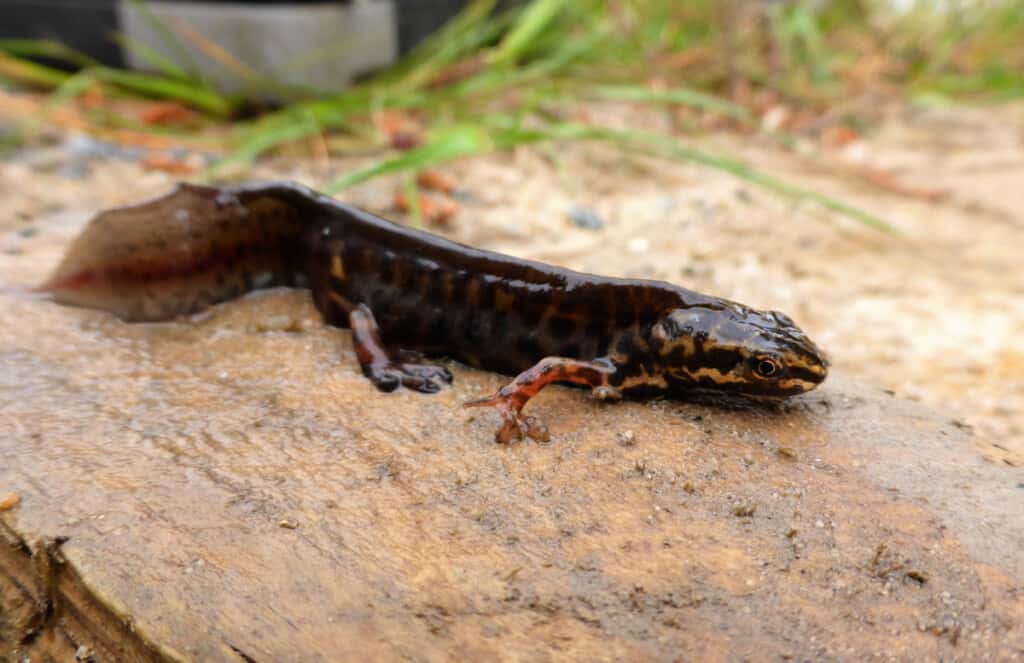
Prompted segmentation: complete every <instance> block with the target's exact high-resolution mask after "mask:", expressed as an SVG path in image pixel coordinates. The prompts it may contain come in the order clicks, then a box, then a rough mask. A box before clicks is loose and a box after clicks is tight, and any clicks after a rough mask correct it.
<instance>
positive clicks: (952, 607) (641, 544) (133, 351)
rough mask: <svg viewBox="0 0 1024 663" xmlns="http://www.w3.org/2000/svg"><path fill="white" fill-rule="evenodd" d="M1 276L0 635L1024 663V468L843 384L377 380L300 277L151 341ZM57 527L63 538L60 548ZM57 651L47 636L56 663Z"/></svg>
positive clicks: (415, 649)
mask: <svg viewBox="0 0 1024 663" xmlns="http://www.w3.org/2000/svg"><path fill="white" fill-rule="evenodd" d="M56 254H57V250H56V248H53V249H52V250H49V249H46V248H45V247H43V248H41V249H39V254H38V256H37V257H32V255H31V254H29V253H18V254H16V255H7V256H4V257H3V258H2V259H0V277H2V284H3V287H4V288H5V289H4V290H3V292H2V293H0V364H2V370H0V426H2V427H3V428H2V434H0V459H2V460H0V499H2V498H3V496H4V495H5V494H7V493H15V494H17V495H18V496H19V497H20V503H19V504H17V505H15V506H13V508H11V509H9V510H7V511H5V512H3V513H0V533H2V536H3V537H4V538H6V539H7V543H8V544H10V545H4V546H3V547H2V548H3V550H2V552H0V645H2V651H3V655H10V656H12V657H13V656H19V657H20V655H21V654H23V653H25V652H31V651H52V652H60V651H66V650H68V649H70V651H75V649H76V648H77V649H78V650H79V653H80V654H81V655H83V656H84V655H86V654H88V653H89V652H92V653H93V654H94V655H95V660H97V661H108V660H118V659H123V660H143V661H146V660H203V661H232V662H235V663H237V662H239V661H259V662H261V663H265V662H269V661H339V660H370V659H375V660H406V659H409V660H424V661H429V660H444V659H455V660H494V659H498V660H530V661H543V660H550V659H579V660H664V661H671V660H701V661H738V660H751V661H761V660H766V661H776V660H844V661H845V660H849V661H866V660H912V659H913V660H940V659H941V660H965V661H967V660H972V661H973V660H982V659H984V658H985V657H988V659H989V660H998V661H1009V660H1017V659H1019V658H1024V553H1022V550H1024V508H1022V506H1021V505H1022V504H1024V473H1022V472H1021V471H1020V470H1019V469H1014V468H1011V467H1006V466H1001V465H997V464H993V463H990V462H987V461H985V460H983V459H982V458H981V457H980V456H979V455H978V454H977V452H976V451H975V450H974V449H973V445H972V443H971V440H970V432H969V431H966V430H963V429H962V428H961V427H958V426H956V425H955V424H954V423H952V422H950V421H949V420H948V417H943V416H941V415H938V414H935V413H932V412H929V411H927V410H924V409H922V408H921V407H919V406H916V405H914V404H912V403H908V402H903V401H900V400H898V399H895V398H893V397H891V396H889V395H887V394H886V393H883V392H881V391H880V390H877V389H874V388H871V387H867V386H863V385H861V384H858V383H855V382H853V381H850V380H848V379H844V378H843V376H842V375H837V376H834V377H832V378H830V379H829V381H828V382H827V383H826V385H825V386H824V387H823V388H822V389H820V390H818V391H816V392H812V393H811V394H808V395H806V396H804V397H800V398H797V399H795V400H793V401H791V402H790V403H788V404H786V405H785V406H784V407H782V408H779V409H776V410H764V409H757V410H750V409H739V410H736V409H733V410H730V409H723V408H720V407H712V406H708V405H698V404H691V403H679V402H670V401H659V402H653V403H635V402H630V403H621V404H614V405H603V404H599V403H596V402H593V401H592V400H591V399H590V398H589V397H588V396H587V394H586V392H583V391H579V390H572V389H565V388H550V389H548V390H546V391H545V392H544V393H543V394H542V395H541V396H540V397H538V398H537V399H536V400H535V401H534V402H532V403H531V405H530V406H529V411H531V412H532V413H534V414H536V415H539V416H541V417H543V418H544V419H545V420H546V422H547V423H548V425H549V426H550V428H551V431H552V442H551V444H549V445H543V446H542V445H537V444H534V443H519V444H514V445H511V446H507V447H505V446H497V445H495V444H494V442H493V438H492V435H493V432H494V430H495V428H496V426H497V424H498V419H497V416H496V415H495V414H494V413H492V412H489V411H487V412H484V411H471V410H463V409H462V408H461V407H460V403H461V402H462V401H465V400H467V399H470V398H473V397H476V396H479V395H482V394H484V393H488V392H490V391H492V390H493V389H495V388H496V387H497V386H498V385H499V384H500V383H501V381H502V378H501V377H500V376H497V375H494V374H489V373H483V372H478V371H471V370H466V369H461V370H460V369H456V370H455V371H454V373H455V384H454V386H453V388H451V389H447V390H445V391H444V392H442V393H440V394H438V395H433V396H424V395H420V394H414V393H410V392H407V391H399V392H396V393H393V394H381V393H379V392H377V391H376V390H375V389H374V388H373V387H372V386H371V385H370V384H369V383H368V382H367V381H366V380H365V379H364V378H363V377H362V376H361V374H360V372H359V369H358V367H357V365H356V362H355V357H354V355H353V352H352V346H351V342H350V338H349V335H348V332H346V331H343V330H337V329H331V328H327V327H324V326H323V325H321V324H320V322H319V320H318V316H317V314H316V312H315V311H314V309H313V307H312V305H311V304H310V303H309V302H308V297H307V295H306V294H305V293H303V292H301V291H292V292H285V291H273V292H266V293H258V294H255V295H252V296H249V297H246V298H244V299H242V300H239V301H235V302H231V303H229V304H226V305H222V306H219V307H215V308H214V309H212V310H211V311H210V312H208V313H206V314H204V315H201V316H198V317H196V318H193V319H191V320H182V321H177V322H173V323H166V324H159V325H139V324H136V325H128V324H124V323H121V322H119V321H117V320H114V319H112V318H111V317H110V316H107V315H105V314H102V313H97V312H91V311H84V310H79V309H71V308H63V307H59V306H56V305H53V304H50V303H47V302H44V301H39V300H35V299H32V298H31V297H29V296H27V295H25V294H24V293H22V292H19V291H18V289H17V288H16V287H12V286H17V285H24V284H26V283H32V282H34V281H37V280H38V279H39V278H41V277H42V275H43V274H44V273H45V269H46V268H48V266H49V265H50V264H52V260H53V259H55V257H56ZM58 537H66V539H67V540H66V542H64V543H63V545H60V541H61V540H62V539H59V538H58ZM33 648H35V649H33Z"/></svg>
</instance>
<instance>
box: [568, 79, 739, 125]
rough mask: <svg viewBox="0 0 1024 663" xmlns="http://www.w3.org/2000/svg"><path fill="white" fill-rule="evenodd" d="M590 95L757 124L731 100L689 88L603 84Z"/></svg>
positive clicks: (591, 91)
mask: <svg viewBox="0 0 1024 663" xmlns="http://www.w3.org/2000/svg"><path fill="white" fill-rule="evenodd" d="M587 95H588V96H592V97H594V98H597V99H607V100H611V101H632V102H637V103H645V104H680V105H683V106H689V107H691V108H696V109H698V110H705V111H710V112H713V113H718V114H719V115H724V116H726V117H730V118H732V119H734V120H739V121H740V122H745V123H747V124H752V123H754V121H755V120H754V116H753V114H752V113H751V112H750V111H748V110H747V109H746V108H744V107H743V106H740V105H739V104H734V103H732V102H731V101H727V100H725V99H722V98H721V97H716V96H715V95H713V94H706V93H704V92H699V91H697V90H691V89H689V88H685V87H673V88H671V89H668V90H652V89H650V88H646V87H642V86H635V85H602V86H597V87H594V88H591V89H589V90H588V91H587Z"/></svg>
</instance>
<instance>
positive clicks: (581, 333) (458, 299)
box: [305, 204, 710, 375]
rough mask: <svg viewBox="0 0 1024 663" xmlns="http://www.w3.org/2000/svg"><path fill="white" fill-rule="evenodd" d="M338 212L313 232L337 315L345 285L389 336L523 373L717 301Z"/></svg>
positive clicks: (606, 346)
mask: <svg viewBox="0 0 1024 663" xmlns="http://www.w3.org/2000/svg"><path fill="white" fill-rule="evenodd" d="M332 214H333V215H334V218H332V219H331V220H330V221H327V222H326V223H319V222H318V223H316V224H314V225H313V226H311V227H310V228H309V229H308V230H307V231H306V240H305V241H306V244H307V246H308V247H309V256H310V263H309V265H308V267H307V270H306V271H307V274H308V275H309V277H310V285H311V286H312V290H313V296H314V299H315V301H316V303H317V307H318V308H319V309H320V311H321V312H322V313H323V314H324V318H325V319H326V320H327V322H329V323H331V324H334V325H339V326H347V316H348V312H347V310H346V308H345V305H344V303H342V302H339V301H337V300H336V299H335V298H332V297H331V296H330V293H337V294H339V295H341V296H342V297H343V298H344V299H345V300H346V301H347V302H358V303H364V304H366V305H367V306H368V307H369V308H370V310H372V311H373V313H374V315H375V317H376V319H377V322H378V323H379V325H380V329H381V334H382V336H383V338H385V339H387V341H388V343H389V344H391V345H394V346H396V347H401V348H409V349H413V350H419V351H421V352H424V353H427V354H430V355H435V356H448V357H452V358H454V359H457V360H459V361H462V362H465V363H467V364H469V365H471V366H475V367H478V368H484V369H487V370H492V371H497V372H500V373H506V374H511V375H514V374H516V373H519V372H521V371H524V370H526V369H528V368H529V367H531V366H533V365H534V364H535V363H537V361H538V360H540V359H541V358H543V357H546V356H560V357H575V358H579V359H593V358H595V357H601V356H606V355H608V354H609V352H610V351H611V350H612V349H613V348H618V349H619V350H620V351H621V353H622V354H635V353H636V352H637V351H638V349H639V348H638V347H637V346H636V343H635V341H636V339H638V338H641V337H643V336H644V334H645V330H646V329H649V328H650V326H651V325H652V324H653V323H654V322H655V321H656V320H657V318H658V316H659V315H660V314H661V313H663V312H664V311H666V310H668V309H671V308H673V307H680V306H687V305H693V304H697V303H705V302H709V301H710V298H708V297H705V296H703V295H699V294H697V293H693V292H688V291H685V290H683V289H681V288H674V287H672V286H669V285H668V284H664V283H658V282H655V281H639V280H628V279H614V278H606V277H600V276H592V275H588V274H581V273H578V272H573V271H571V270H568V269H562V268H559V267H554V266H551V265H545V264H542V263H537V262H529V261H525V260H519V259H516V258H512V257H509V256H505V255H502V254H498V253H493V252H489V251H481V250H478V249H473V248H470V247H468V246H464V245H461V244H457V243H455V242H451V241H448V240H446V239H443V238H440V237H437V236H435V235H431V234H429V233H425V232H420V231H417V230H414V229H410V228H406V227H402V226H398V225H396V224H393V223H391V222H389V221H386V220H383V219H380V218H379V217H376V216H373V215H371V214H368V213H366V212H363V211H361V210H358V209H355V208H351V207H348V206H344V205H340V204H339V205H337V206H336V207H335V208H333V209H332ZM339 264H340V271H339V270H338V268H337V267H338V265H339ZM339 273H340V274H341V275H340V276H339ZM620 346H621V347H620Z"/></svg>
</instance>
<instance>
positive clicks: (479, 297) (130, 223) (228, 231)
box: [43, 184, 828, 442]
mask: <svg viewBox="0 0 1024 663" xmlns="http://www.w3.org/2000/svg"><path fill="white" fill-rule="evenodd" d="M282 284H287V285H308V287H309V288H310V289H311V290H312V293H313V298H314V301H315V303H316V306H317V308H318V309H319V310H320V312H321V313H322V314H323V317H324V320H325V321H326V322H327V323H329V324H332V325H337V326H341V327H350V328H351V329H352V331H353V337H354V340H355V346H356V351H357V355H358V357H359V361H360V364H361V366H362V368H363V372H364V373H365V374H366V375H367V377H369V378H370V379H371V380H372V381H373V382H374V384H376V385H377V386H378V387H379V388H381V389H382V390H391V389H395V388H397V387H398V386H406V387H409V388H413V389H416V390H418V391H423V392H432V391H437V390H438V389H440V388H441V386H442V385H443V384H444V383H446V382H450V381H451V375H450V373H449V372H448V371H447V369H444V368H443V367H439V366H434V365H431V364H424V363H422V360H421V359H420V358H419V357H420V356H421V355H427V356H435V357H442V356H443V357H450V358H453V359H456V360H459V361H461V362H464V363H466V364H469V365H471V366H474V367H477V368H482V369H486V370H491V371H496V372H499V373H505V374H509V375H517V377H516V379H515V380H514V381H513V382H511V383H509V384H508V385H506V387H504V388H503V389H501V390H499V391H498V392H497V393H496V394H494V395H493V396H491V397H489V398H486V399H482V400H480V401H475V402H473V403H470V404H469V405H492V406H495V407H497V408H498V410H499V411H500V412H501V414H502V416H503V417H504V426H503V428H502V429H501V431H499V434H498V439H499V440H500V441H503V442H507V441H509V440H511V439H514V438H516V437H519V436H521V435H522V434H523V433H526V434H528V435H531V436H533V437H536V438H539V439H545V438H546V432H545V430H544V429H543V427H542V425H541V424H540V423H539V422H537V421H535V420H531V419H528V418H524V417H522V416H521V415H520V410H521V409H522V407H523V406H524V405H525V404H526V402H527V401H528V400H529V399H530V397H532V396H533V395H534V394H536V393H537V392H538V391H539V390H540V389H542V388H543V387H544V386H545V385H546V384H549V383H551V382H570V383H577V384H582V385H585V386H589V387H591V388H592V390H593V392H594V394H595V396H597V397H599V398H602V399H614V398H619V397H621V396H622V395H624V394H626V395H634V394H636V395H651V394H669V395H675V396H684V397H685V396H687V395H690V394H692V393H694V392H695V391H713V392H717V393H738V394H744V395H748V396H758V397H769V398H780V397H785V396H790V395H793V394H797V393H801V392H804V391H807V390H809V389H812V388H814V387H815V386H816V385H817V384H818V383H820V382H821V381H822V380H823V379H824V378H825V375H826V373H827V366H828V364H827V361H826V360H825V358H824V356H823V354H822V353H821V352H820V351H819V350H818V349H817V347H816V346H815V345H814V344H813V343H812V342H811V341H810V340H809V339H808V338H807V337H806V335H804V333H803V332H802V331H801V330H800V329H799V328H798V327H797V326H796V325H795V324H794V323H793V321H792V320H790V319H789V318H788V317H786V316H785V315H783V314H781V313H775V312H763V311H758V310H755V309H751V308H749V307H746V306H743V305H741V304H737V303H735V302H731V301H728V300H724V299H720V298H716V297H711V296H708V295H702V294H699V293H696V292H692V291H690V290H686V289H684V288H681V287H678V286H674V285H671V284H668V283H663V282H660V281H646V280H633V279H618V278H609V277H602V276H595V275H591V274H582V273H579V272H574V271H571V270H567V269H562V268H559V267H554V266H551V265H546V264H542V263H538V262H531V261H527V260H520V259H517V258H513V257H510V256H505V255H501V254H497V253H492V252H488V251H482V250H478V249H474V248H471V247H468V246H464V245H461V244H457V243H455V242H452V241H449V240H446V239H444V238H441V237H438V236H436V235H432V234H430V233H426V232H423V231H419V230H415V229H411V228H406V227H403V226H400V225H397V224H394V223H392V222H390V221H387V220H385V219H382V218H380V217H377V216H374V215H372V214H370V213H368V212H365V211H363V210H360V209H357V208H354V207H351V206H348V205H345V204H343V203H340V202H337V201H335V200H333V199H330V198H327V197H325V196H322V195H320V194H318V193H316V192H315V191H312V190H310V189H307V188H305V187H301V186H299V185H294V184H267V185H248V186H239V187H226V188H211V187H199V186H192V185H181V186H179V188H178V189H176V190H175V191H174V192H172V193H171V194H169V195H167V196H165V197H163V198H159V199H156V200H153V201H150V202H148V203H143V204H142V205H139V206H134V207H127V208H119V209H116V210H111V211H108V212H104V213H102V214H100V215H99V216H98V217H97V218H96V219H94V221H93V222H92V224H90V226H89V227H88V228H87V229H86V231H85V232H83V234H82V236H81V237H80V238H79V239H78V240H77V241H76V242H75V244H74V245H73V247H72V249H71V250H70V251H69V253H68V255H67V256H66V258H65V260H64V262H63V263H62V264H61V266H60V267H59V268H58V270H57V272H56V273H55V274H54V276H53V277H52V278H51V280H50V281H49V282H48V283H47V284H46V285H44V286H43V288H44V289H45V290H48V291H50V292H51V293H53V296H54V298H55V299H57V300H58V301H61V302H64V303H71V304H79V305H86V306H93V307H97V308H103V309H106V310H110V311H113V312H115V313H117V314H118V315H121V316H122V317H124V318H126V319H165V318H168V317H172V316H174V315H178V314H181V313H186V312H190V311H194V310H197V309H199V308H202V307H203V306H206V305H208V304H210V303H213V302H216V301H221V300H224V299H228V298H230V297H233V296H236V295H238V294H240V293H241V292H243V291H245V290H249V289H254V288H258V287H267V286H271V285H282Z"/></svg>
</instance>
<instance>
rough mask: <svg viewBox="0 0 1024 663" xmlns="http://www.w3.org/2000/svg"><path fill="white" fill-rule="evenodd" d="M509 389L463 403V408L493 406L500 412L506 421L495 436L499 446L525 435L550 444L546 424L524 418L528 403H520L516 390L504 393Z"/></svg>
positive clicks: (532, 418)
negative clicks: (524, 410)
mask: <svg viewBox="0 0 1024 663" xmlns="http://www.w3.org/2000/svg"><path fill="white" fill-rule="evenodd" d="M509 386H511V385H509ZM507 389H508V387H503V388H502V389H499V390H498V391H497V392H496V393H495V394H494V395H493V396H488V397H487V398H480V399H478V400H475V401H469V402H467V403H463V404H462V406H463V407H486V406H492V407H494V408H495V409H496V410H497V411H498V414H500V415H501V418H502V419H503V420H504V422H503V424H502V426H501V428H500V429H499V430H498V432H497V433H495V434H494V441H495V442H498V443H499V444H509V443H511V442H515V441H517V440H521V439H523V436H524V435H525V436H526V437H529V438H530V439H532V440H536V441H537V442H548V441H549V440H550V439H551V435H550V434H549V433H548V428H547V426H545V425H544V422H542V421H541V420H540V419H538V418H537V417H524V416H523V415H522V413H521V412H520V410H521V409H522V407H523V405H525V404H526V402H525V401H522V402H520V400H521V398H520V397H519V396H520V395H519V394H517V393H515V391H514V390H513V393H503V392H506V390H507Z"/></svg>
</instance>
